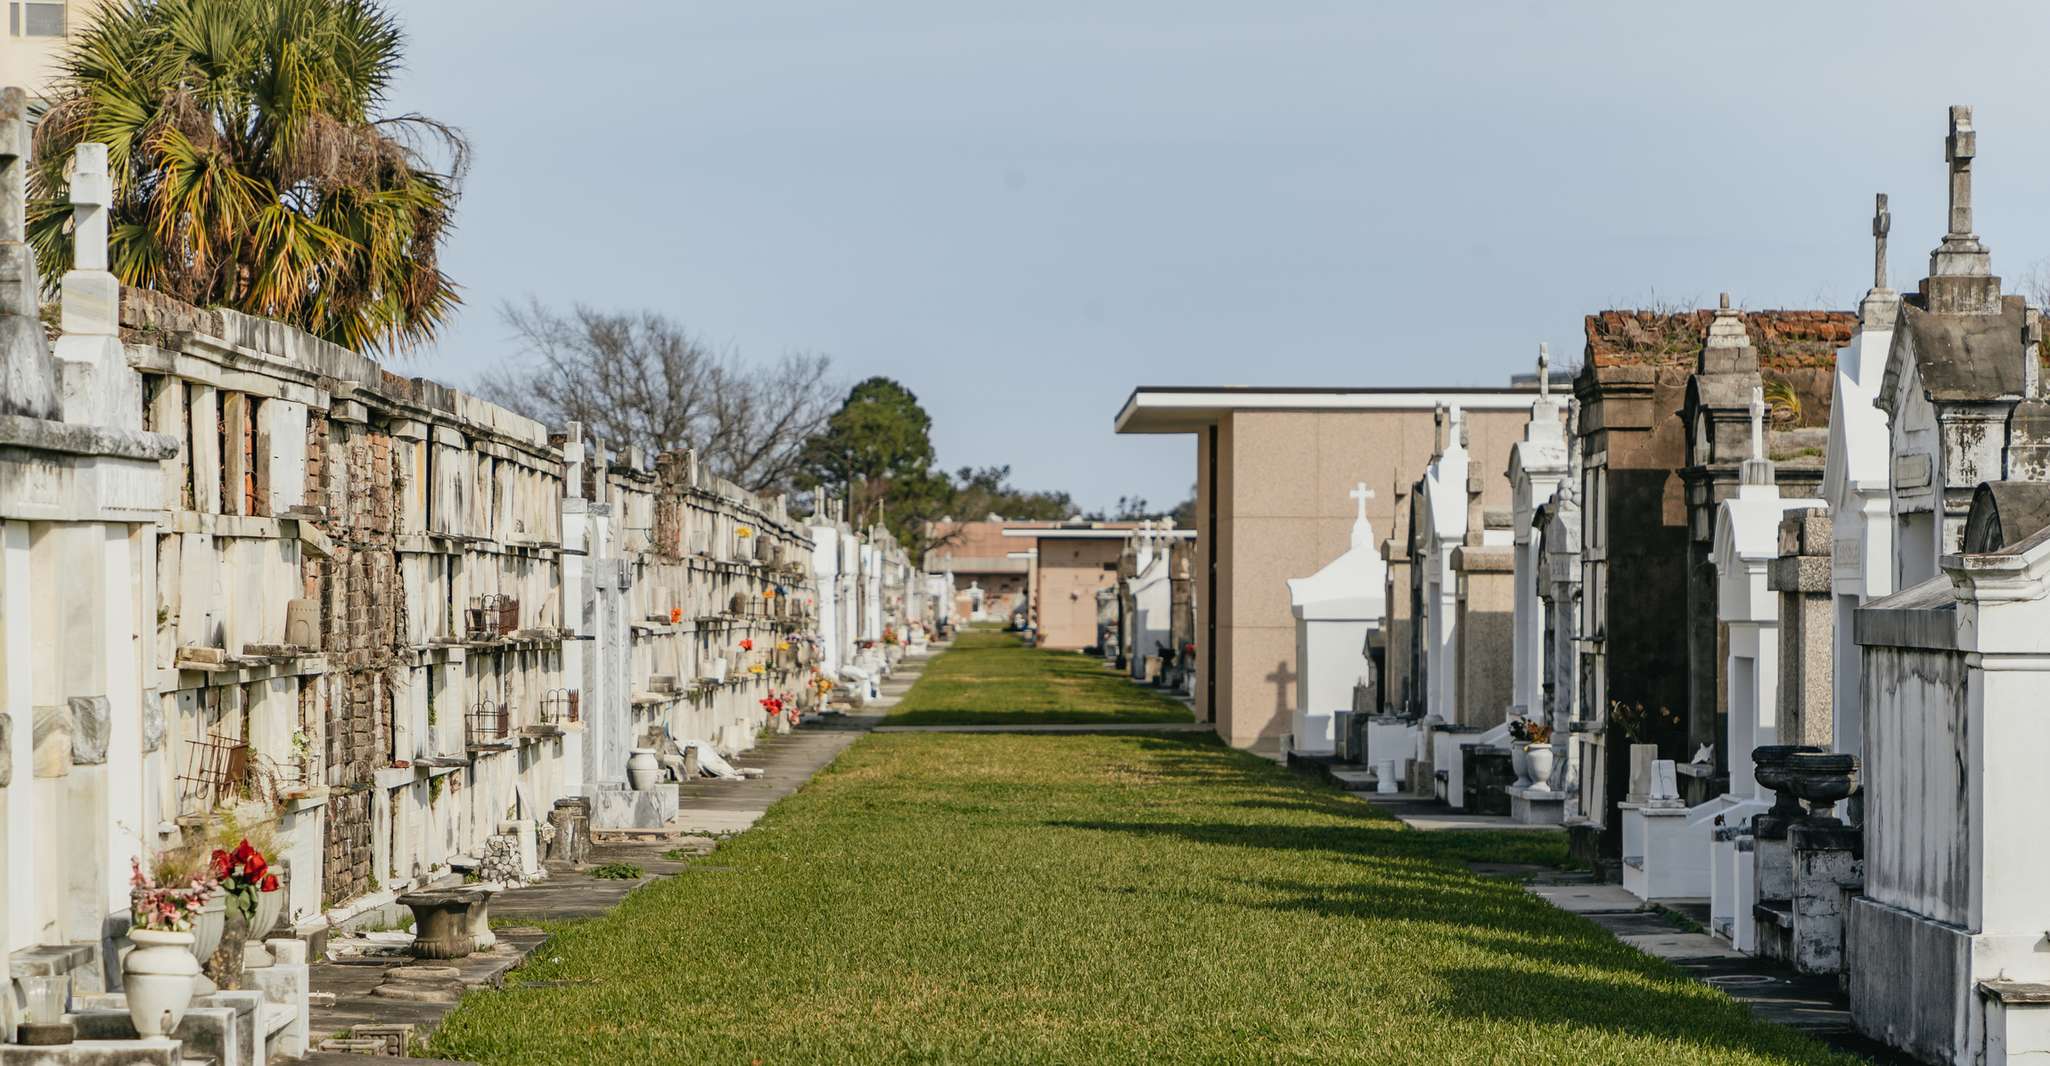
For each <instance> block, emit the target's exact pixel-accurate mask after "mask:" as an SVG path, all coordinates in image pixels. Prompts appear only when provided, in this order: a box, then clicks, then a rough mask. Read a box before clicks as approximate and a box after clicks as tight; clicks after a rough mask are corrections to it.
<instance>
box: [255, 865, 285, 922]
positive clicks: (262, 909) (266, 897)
mask: <svg viewBox="0 0 2050 1066" xmlns="http://www.w3.org/2000/svg"><path fill="white" fill-rule="evenodd" d="M271 869H272V870H273V871H275V872H276V873H277V875H278V887H277V888H276V889H274V890H272V891H270V892H259V893H257V894H256V915H255V916H254V917H252V918H250V919H249V939H251V940H255V941H261V940H263V939H264V938H266V937H268V936H270V935H271V931H272V930H274V929H276V928H277V927H278V919H279V918H282V917H284V915H285V901H286V899H287V897H289V896H290V894H291V887H290V886H291V884H292V868H291V867H290V866H288V865H286V864H285V863H282V862H281V863H278V864H277V865H276V866H274V867H272V868H271Z"/></svg>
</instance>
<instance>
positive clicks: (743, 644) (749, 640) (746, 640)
mask: <svg viewBox="0 0 2050 1066" xmlns="http://www.w3.org/2000/svg"><path fill="white" fill-rule="evenodd" d="M740 650H741V651H753V650H755V642H754V638H753V637H742V638H740Z"/></svg>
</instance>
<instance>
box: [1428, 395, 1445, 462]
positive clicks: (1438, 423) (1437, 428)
mask: <svg viewBox="0 0 2050 1066" xmlns="http://www.w3.org/2000/svg"><path fill="white" fill-rule="evenodd" d="M1444 454H1445V405H1444V404H1442V403H1441V404H1438V405H1437V406H1435V407H1433V408H1431V458H1433V459H1436V458H1437V457H1439V456H1441V455H1444Z"/></svg>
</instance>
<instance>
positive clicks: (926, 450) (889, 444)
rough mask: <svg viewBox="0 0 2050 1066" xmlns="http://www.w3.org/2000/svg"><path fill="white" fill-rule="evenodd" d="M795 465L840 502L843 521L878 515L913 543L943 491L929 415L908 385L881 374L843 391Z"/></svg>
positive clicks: (868, 520) (915, 544) (863, 522)
mask: <svg viewBox="0 0 2050 1066" xmlns="http://www.w3.org/2000/svg"><path fill="white" fill-rule="evenodd" d="M802 465H803V468H804V470H805V471H806V473H808V474H809V475H810V478H811V480H812V482H813V483H814V484H816V485H817V486H818V487H819V489H820V490H821V491H824V492H827V493H830V494H832V495H835V496H838V497H840V498H842V499H844V500H846V501H847V517H848V519H849V521H852V522H853V523H855V524H856V525H870V524H873V523H876V522H881V523H883V524H884V525H886V526H888V527H889V529H890V532H891V533H893V534H895V535H896V536H897V540H898V542H899V543H901V544H904V545H905V546H907V547H910V548H913V549H917V548H919V547H920V546H919V544H918V541H919V539H920V538H919V535H918V530H919V529H920V527H921V524H922V520H923V518H924V517H925V516H926V513H927V511H928V510H929V506H930V505H931V504H932V503H934V502H935V501H936V500H937V499H940V498H943V496H944V492H945V486H946V478H945V477H944V476H943V475H936V474H934V473H933V469H932V465H933V448H932V416H931V415H928V414H926V413H925V408H924V407H921V406H919V403H918V397H917V396H916V395H914V394H913V393H912V391H911V390H910V389H907V388H905V387H904V386H903V385H901V384H898V383H897V382H896V381H893V380H891V379H889V378H885V377H872V378H868V379H866V380H864V381H862V382H860V383H858V384H856V385H855V386H854V388H853V389H851V390H850V391H849V392H848V393H847V399H846V400H845V401H843V402H842V403H841V404H840V409H839V410H837V411H835V412H833V414H832V416H831V417H829V418H827V419H826V426H825V429H823V430H821V431H820V432H819V433H818V435H816V436H814V437H812V438H811V440H810V441H809V442H807V443H806V444H805V448H804V453H803V464H802Z"/></svg>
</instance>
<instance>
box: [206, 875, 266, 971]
mask: <svg viewBox="0 0 2050 1066" xmlns="http://www.w3.org/2000/svg"><path fill="white" fill-rule="evenodd" d="M260 897H261V893H259V898H260ZM223 917H224V919H225V920H224V921H223V922H222V923H221V943H220V946H219V947H217V948H215V949H214V953H213V954H212V955H210V956H208V957H207V959H206V961H205V962H203V963H202V964H201V966H200V968H201V970H203V971H204V972H205V974H206V977H207V979H208V980H210V981H212V982H213V983H214V987H215V988H217V989H219V990H220V991H223V992H239V991H241V989H242V963H243V961H244V960H245V959H246V958H247V957H248V953H247V952H246V951H244V950H243V949H244V947H245V946H247V945H248V943H249V942H250V941H251V940H252V939H254V938H253V937H252V936H250V930H251V928H252V927H251V925H250V922H251V920H252V919H253V918H254V915H248V916H245V915H244V914H243V913H242V910H241V908H239V907H229V908H228V909H227V913H226V914H225V915H224V916H223Z"/></svg>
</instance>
